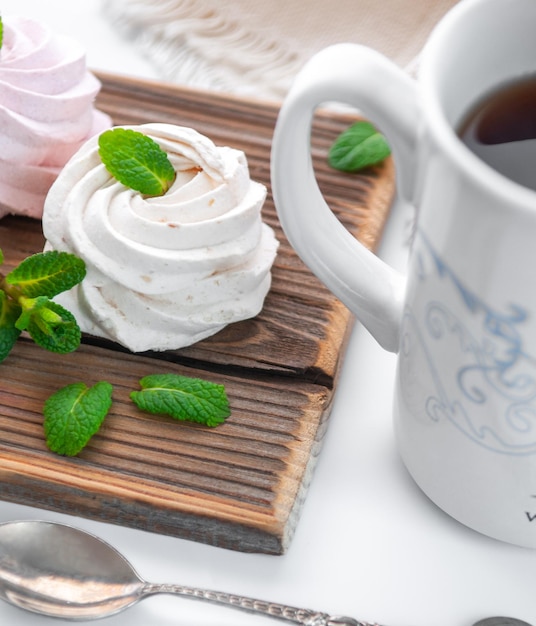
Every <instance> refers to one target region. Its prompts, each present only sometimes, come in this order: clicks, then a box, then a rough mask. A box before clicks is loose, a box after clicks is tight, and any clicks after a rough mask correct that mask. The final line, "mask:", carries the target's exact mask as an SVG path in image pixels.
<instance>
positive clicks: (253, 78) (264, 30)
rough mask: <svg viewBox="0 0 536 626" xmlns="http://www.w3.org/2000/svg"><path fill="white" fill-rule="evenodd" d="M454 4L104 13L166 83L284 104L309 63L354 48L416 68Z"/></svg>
mask: <svg viewBox="0 0 536 626" xmlns="http://www.w3.org/2000/svg"><path fill="white" fill-rule="evenodd" d="M456 1H457V0H331V1H329V2H327V1H325V0H324V1H319V0H226V1H225V2H222V1H221V0H104V1H103V4H102V10H103V12H104V13H105V14H106V15H107V16H108V18H109V19H110V20H111V21H112V23H113V24H114V25H115V27H116V28H117V29H118V30H119V31H120V32H122V33H123V34H124V35H125V37H128V38H129V39H131V40H133V41H134V42H135V43H136V45H137V46H138V47H139V48H141V49H142V50H143V52H144V54H146V55H147V57H148V59H149V60H150V61H152V63H153V64H154V66H155V68H156V69H157V72H158V73H159V75H160V77H161V79H162V80H166V81H171V82H176V83H181V84H188V85H192V86H199V87H205V88H210V89H217V90H222V91H228V92H234V93H238V94H242V95H252V96H259V97H265V98H278V99H279V98H282V97H284V95H285V93H286V91H287V90H288V88H289V85H290V83H291V81H292V79H293V77H294V76H295V74H296V73H297V71H298V70H299V68H300V67H301V66H302V65H303V64H304V62H305V61H306V60H307V59H308V58H309V57H310V56H312V55H313V54H314V53H315V52H317V51H318V50H320V49H322V48H324V47H326V46H328V45H330V44H333V43H337V42H355V43H360V44H364V45H367V46H370V47H372V48H375V49H376V50H378V51H380V52H382V53H383V54H385V55H386V56H388V57H389V58H391V59H392V60H393V61H394V62H395V63H397V64H398V65H400V66H401V67H403V68H408V69H411V68H412V66H413V65H414V64H415V60H416V59H417V58H418V54H419V51H420V49H421V48H422V46H423V44H424V42H425V40H426V39H427V37H428V35H429V34H430V31H431V30H432V28H433V27H434V25H435V24H436V23H437V22H438V21H439V20H440V19H441V17H442V16H443V15H444V14H445V13H446V11H448V9H450V8H451V7H452V6H453V5H454V4H456Z"/></svg>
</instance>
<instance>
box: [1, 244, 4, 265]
mask: <svg viewBox="0 0 536 626" xmlns="http://www.w3.org/2000/svg"><path fill="white" fill-rule="evenodd" d="M3 262H4V253H3V252H2V248H0V265H2V263H3Z"/></svg>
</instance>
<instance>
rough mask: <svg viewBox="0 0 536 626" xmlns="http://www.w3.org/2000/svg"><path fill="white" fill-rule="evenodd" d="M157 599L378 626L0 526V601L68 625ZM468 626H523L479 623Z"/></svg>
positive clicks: (42, 531)
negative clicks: (158, 580)
mask: <svg viewBox="0 0 536 626" xmlns="http://www.w3.org/2000/svg"><path fill="white" fill-rule="evenodd" d="M157 593H168V594H175V595H179V596H182V597H186V598H191V599H195V600H201V601H205V602H210V603H212V604H217V605H220V606H225V607H228V608H233V609H238V610H241V611H245V612H248V613H253V614H257V615H263V616H265V617H271V618H275V619H279V620H280V621H282V622H287V623H291V624H301V625H303V626H313V625H314V626H379V625H378V624H370V623H368V622H363V621H357V620H355V619H353V618H351V617H336V616H330V615H328V614H327V613H320V612H317V611H311V610H309V609H298V608H295V607H291V606H285V605H281V604H277V603H274V602H266V601H264V600H255V599H253V598H246V597H242V596H238V595H236V594H229V593H225V592H220V591H210V590H206V589H196V588H193V587H186V586H183V585H171V584H153V583H148V582H146V581H144V580H143V579H142V578H141V577H140V576H139V575H138V574H137V572H136V571H135V570H134V568H133V567H132V565H131V564H130V563H129V562H128V561H127V560H126V559H125V557H123V556H122V555H121V554H120V553H119V552H118V551H117V550H116V549H115V548H113V547H112V546H111V545H109V544H108V543H106V542H104V541H102V539H99V538H98V537H96V536H94V535H92V534H90V533H87V532H85V531H83V530H80V529H77V528H74V527H72V526H69V525H66V524H61V523H58V522H47V521H15V522H7V523H4V524H0V598H2V599H3V600H5V601H7V602H9V603H10V604H13V605H15V606H18V607H20V608H22V609H26V610H28V611H32V612H34V613H39V614H41V615H48V616H52V617H58V618H62V619H70V620H90V619H98V618H102V617H108V616H110V615H114V614H115V613H119V612H120V611H123V610H124V609H126V608H128V607H129V606H132V605H133V604H135V603H136V602H138V601H140V600H142V599H143V598H146V597H148V596H150V595H154V594H157ZM474 626H530V624H528V623H527V622H522V621H520V620H515V619H511V618H487V619H484V620H481V621H480V622H478V624H475V625H474Z"/></svg>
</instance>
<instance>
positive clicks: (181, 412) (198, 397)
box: [130, 374, 231, 427]
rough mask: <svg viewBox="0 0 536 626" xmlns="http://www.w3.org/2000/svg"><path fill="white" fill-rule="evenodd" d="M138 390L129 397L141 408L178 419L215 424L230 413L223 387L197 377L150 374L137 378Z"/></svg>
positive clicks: (219, 422)
mask: <svg viewBox="0 0 536 626" xmlns="http://www.w3.org/2000/svg"><path fill="white" fill-rule="evenodd" d="M140 386H141V388H142V390H141V391H133V392H132V393H131V394H130V398H131V400H132V401H133V402H134V404H136V406H137V407H138V408H139V409H141V410H142V411H148V412H149V413H156V414H164V415H170V416H171V417H173V418H174V419H177V420H186V421H190V422H197V423H198V424H204V425H205V426H210V427H214V426H218V424H222V423H223V422H224V421H225V418H226V417H228V416H229V415H230V412H231V411H230V407H229V401H228V399H227V394H226V393H225V387H224V386H223V385H218V384H216V383H211V382H208V381H206V380H201V379H199V378H189V377H187V376H178V375H176V374H153V375H152V376H145V378H142V379H141V380H140Z"/></svg>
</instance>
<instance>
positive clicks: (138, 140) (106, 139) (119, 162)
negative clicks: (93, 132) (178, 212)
mask: <svg viewBox="0 0 536 626" xmlns="http://www.w3.org/2000/svg"><path fill="white" fill-rule="evenodd" d="M98 141H99V155H100V157H101V159H102V162H103V163H104V166H105V167H106V169H107V170H108V171H109V172H110V174H111V175H112V176H113V177H114V178H115V179H116V180H118V181H119V182H120V183H122V184H123V185H125V187H128V188H130V189H133V190H134V191H139V192H140V193H141V194H143V195H144V196H162V195H164V194H165V193H166V191H167V190H168V189H169V188H170V187H171V185H172V183H173V181H174V180H175V176H176V173H175V169H174V168H173V165H172V164H171V161H170V160H169V157H168V155H167V154H166V153H165V152H164V151H163V150H162V148H160V146H159V145H158V144H157V143H156V141H154V140H153V139H151V138H150V137H148V136H147V135H144V134H143V133H140V132H138V131H136V130H132V129H127V128H112V129H111V130H107V131H105V132H104V133H102V134H101V135H100V136H99V140H98Z"/></svg>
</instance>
